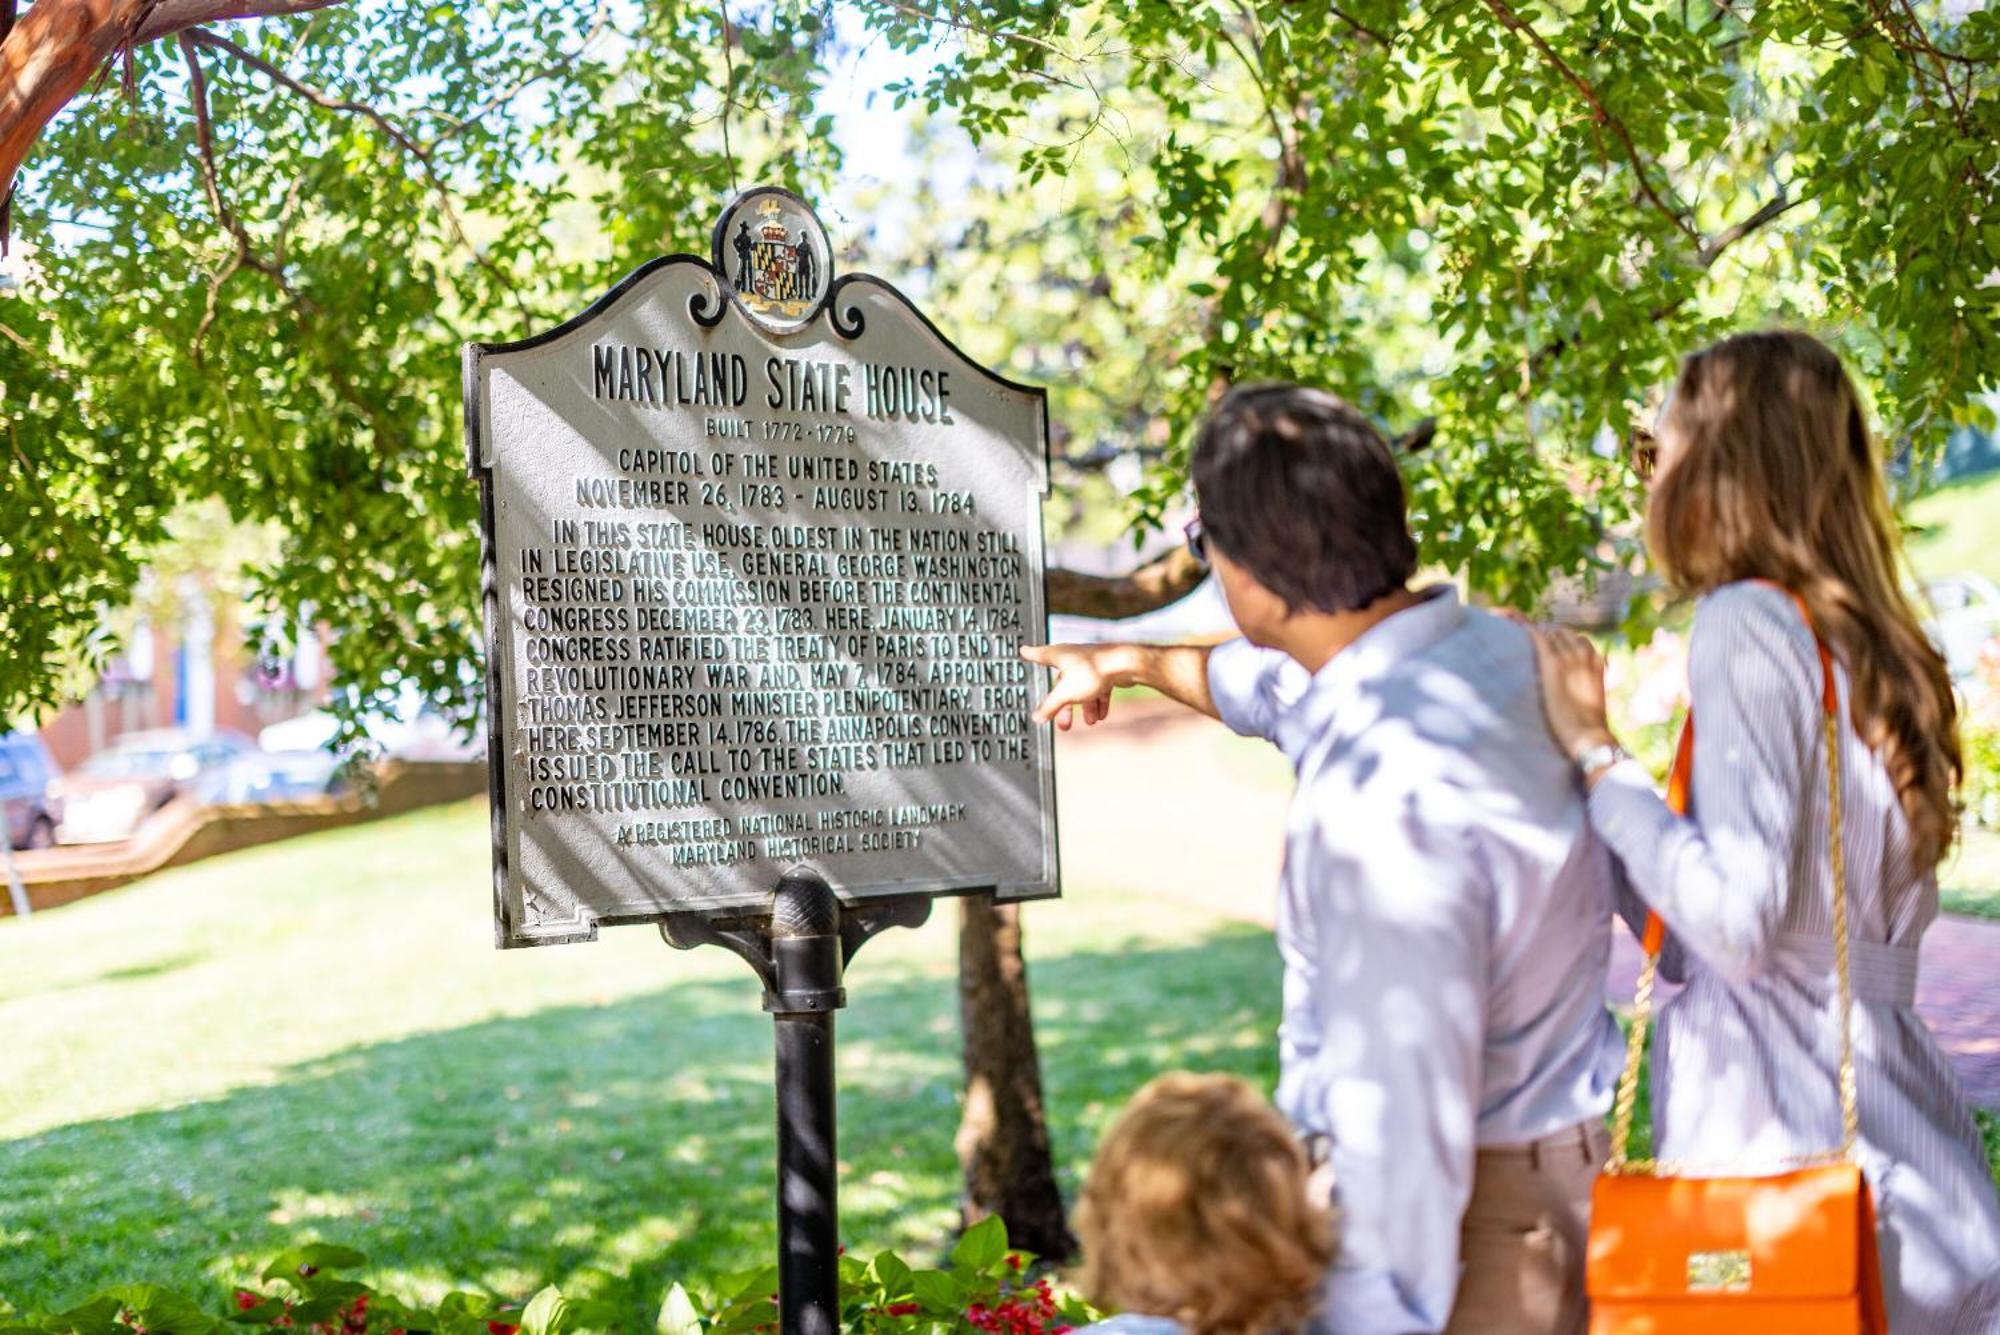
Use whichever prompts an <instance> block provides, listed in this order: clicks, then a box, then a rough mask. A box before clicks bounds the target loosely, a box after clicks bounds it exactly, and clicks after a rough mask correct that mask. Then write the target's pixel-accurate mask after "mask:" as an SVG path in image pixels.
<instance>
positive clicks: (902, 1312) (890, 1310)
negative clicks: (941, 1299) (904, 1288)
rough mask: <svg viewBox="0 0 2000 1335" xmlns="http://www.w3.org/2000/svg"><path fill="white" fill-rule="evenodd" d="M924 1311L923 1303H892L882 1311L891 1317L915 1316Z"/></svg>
mask: <svg viewBox="0 0 2000 1335" xmlns="http://www.w3.org/2000/svg"><path fill="white" fill-rule="evenodd" d="M923 1310H924V1305H923V1304H922V1303H890V1304H889V1305H888V1306H887V1307H885V1308H883V1309H882V1311H883V1312H884V1313H885V1314H887V1315H889V1316H915V1315H916V1314H917V1313H919V1312H921V1311H923Z"/></svg>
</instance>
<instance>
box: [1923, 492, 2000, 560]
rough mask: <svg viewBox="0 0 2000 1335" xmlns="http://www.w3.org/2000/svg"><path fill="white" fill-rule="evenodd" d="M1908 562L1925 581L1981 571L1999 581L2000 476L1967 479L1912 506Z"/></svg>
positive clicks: (1931, 494)
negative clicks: (1969, 571) (1996, 538)
mask: <svg viewBox="0 0 2000 1335" xmlns="http://www.w3.org/2000/svg"><path fill="white" fill-rule="evenodd" d="M1906 517H1907V518H1908V520H1909V522H1910V524H1911V525H1912V526H1913V531H1912V532H1911V533H1910V534H1909V537H1908V539H1907V547H1908V550H1909V554H1910V563H1911V564H1912V565H1914V566H1915V567H1916V568H1917V572H1918V573H1919V574H1922V575H1924V576H1926V577H1928V576H1932V575H1950V574H1956V573H1957V572H1959V571H1962V570H1971V571H1977V572H1978V573H1980V574H1983V575H1985V576H1986V577H1987V578H1989V579H1993V580H2000V542H1995V541H1994V540H1993V535H1994V534H1995V533H1996V532H2000V472H1992V473H1983V474H1980V475H1978V476H1976V477H1969V478H1966V479H1964V480H1962V481H1959V482H1954V483H1952V484H1950V485H1949V486H1945V487H1940V488H1938V490H1936V491H1934V492H1932V493H1930V494H1929V495H1928V496H1924V497H1922V498H1921V499H1919V500H1917V501H1915V502H1913V503H1912V504H1911V505H1910V507H1909V509H1908V511H1907V515H1906Z"/></svg>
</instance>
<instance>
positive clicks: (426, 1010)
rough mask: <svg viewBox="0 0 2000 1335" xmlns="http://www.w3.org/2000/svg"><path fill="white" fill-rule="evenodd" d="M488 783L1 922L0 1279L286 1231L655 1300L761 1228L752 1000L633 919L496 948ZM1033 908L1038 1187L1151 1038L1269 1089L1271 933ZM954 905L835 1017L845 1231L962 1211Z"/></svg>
mask: <svg viewBox="0 0 2000 1335" xmlns="http://www.w3.org/2000/svg"><path fill="white" fill-rule="evenodd" d="M487 857H488V846H487V827H486V812H485V808H484V806H483V805H481V804H473V803H468V804H462V805H458V806H454V807H451V808H446V809H441V810H436V811H431V812H425V813H419V814H416V815H413V816H408V817H404V818H401V819H399V820H396V821H393V822H387V823H384V824H380V825H376V826H372V827H364V828H359V829H354V830H346V831H337V832H333V833H330V834H325V835H319V836H314V837H311V838H306V839H300V840H296V841H293V842H290V843H286V844H279V845H273V846H271V847H269V848H264V849H256V850H250V851H248V852H245V853H240V854H236V855H233V856H230V857H226V858H221V859H217V860H214V861H210V862H206V863H202V864H199V865H196V866H193V867H188V868H183V869H179V870H177V871H174V872H170V873H167V874H163V875H161V876H158V877H155V878H152V879H150V880H148V881H146V882H144V883H142V884H140V885H136V886H133V887H131V888H129V889H127V890H123V891H118V892H114V893H111V894H107V895H102V896H99V897H97V898H95V899H92V900H88V901H86V902H84V903H81V904H78V905H75V906H73V907H70V908H66V909H61V910H56V911H53V912H49V913H46V914H41V915H37V916H35V917H33V918H30V919H26V920H20V921H17V920H13V919H7V920H4V921H0V1033H4V1034H5V1035H6V1040H5V1042H4V1043H0V1294H4V1295H6V1296H7V1297H9V1298H11V1299H13V1301H14V1302H15V1303H16V1304H17V1305H19V1306H22V1307H38V1308H49V1307H55V1306H59V1305H63V1304H66V1303H68V1302H71V1301H74V1300H76V1299H79V1298H81V1297H83V1296H85V1295H87V1294H88V1293H90V1292H91V1291H93V1290H95V1289H97V1288H99V1287H101V1286H104V1285H106V1284H110V1283H113V1282H122V1281H132V1280H150V1281H156V1282H160V1283H166V1284H171V1285H176V1286H180V1287H183V1288H198V1287H200V1286H201V1285H202V1284H203V1283H204V1282H207V1283H212V1284H214V1285H215V1286H217V1288H218V1289H219V1288H220V1286H222V1285H225V1284H228V1283H229V1282H231V1281H233V1280H240V1279H244V1278H247V1277H249V1276H251V1275H253V1274H254V1273H255V1270H256V1269H258V1268H261V1265H262V1263H263V1261H264V1260H266V1259H268V1258H269V1256H271V1255H272V1254H273V1253H275V1252H277V1251H279V1250H281V1249H282V1248H284V1247H286V1246H288V1245H291V1244H293V1243H296V1242H300V1241H305V1240H310V1239H324V1240H327V1241H335V1242H343V1243H347V1244H350V1245H353V1246H356V1247H359V1248H360V1249H361V1250H363V1251H365V1252H367V1253H368V1254H369V1256H370V1257H371V1258H372V1259H373V1263H374V1270H373V1274H372V1276H371V1278H373V1279H374V1280H375V1281H377V1282H378V1283H382V1284H384V1285H386V1286H388V1287H391V1288H394V1289H398V1290H401V1291H404V1292H407V1293H409V1294H411V1295H412V1296H432V1297H435V1296H437V1295H438V1294H439V1293H441V1292H442V1291H444V1290H445V1289H446V1288H449V1287H454V1286H457V1287H466V1286H470V1287H486V1288H489V1289H491V1290H493V1291H495V1292H497V1293H499V1294H502V1295H507V1296H525V1295H526V1294H527V1293H528V1292H531V1291H532V1290H533V1289H534V1288H536V1287H538V1286H539V1285H540V1284H542V1283H544V1282H548V1281H554V1282H556V1283H559V1284H561V1285H562V1286H563V1288H564V1289H565V1291H573V1292H576V1293H579V1294H590V1295H595V1296H599V1297H603V1298H607V1299H610V1300H612V1301H615V1302H618V1303H620V1304H622V1305H624V1306H625V1308H626V1309H627V1311H628V1312H629V1313H630V1328H633V1329H650V1327H651V1324H652V1321H653V1317H654V1313H655V1312H656V1311H657V1307H658V1303H659V1298H660V1295H661V1293H662V1291H663V1290H664V1289H665V1288H666V1286H667V1285H668V1284H669V1283H670V1282H671V1281H673V1280H675V1279H678V1278H683V1277H693V1278H702V1277H709V1276H713V1275H716V1274H718V1273H720V1272H723V1271H726V1270H731V1269H737V1268H741V1267H744V1266H748V1265H753V1264H762V1263H764V1262H765V1261H767V1260H768V1259H769V1250H770V1247H771V1242H772V1234H773V1228H774V1226H773V1223H772V1218H771V1216H772V1195H771V1192H772V1163H771V1160H772V1153H773V1147H772V1123H773V1118H774V1111H773V1102H772V1093H771V1077H770V1064H771V1023H770V1020H769V1018H768V1017H766V1016H765V1015H764V1014H763V1013H762V1012H761V1011H760V1010H759V1009H758V1003H757V989H756V986H755V983H754V980H753V978H752V976H751V974H750V971H749V970H748V969H747V968H746V967H745V966H744V965H743V964H742V963H741V962H740V961H738V960H737V959H736V958H735V957H734V956H731V955H728V954H726V953H724V952H722V951H719V950H701V951H695V952H692V953H689V954H682V953H679V952H676V951H673V950H671V949H669V948H668V947H667V946H666V945H665V944H664V943H662V942H661V941H660V940H659V938H658V937H657V936H656V935H654V934H652V933H650V932H648V931H647V930H645V929H643V928H621V929H614V930H611V931H609V932H607V933H606V934H605V938H604V939H603V940H602V941H600V942H598V943H596V944H593V945H583V946H571V947H563V948H558V949H552V950H540V951H516V952H507V953H504V954H503V953H500V952H496V951H495V950H493V949H492V946H491V942H490V936H489V927H488V921H487V895H488V877H487ZM1071 893H1072V895H1073V898H1072V899H1070V900H1067V901H1064V902H1061V903H1053V904H1040V905H1036V906H1034V907H1032V908H1031V909H1029V911H1028V932H1029V952H1030V955H1031V961H1032V963H1031V967H1032V970H1033V977H1034V983H1035V995H1036V1018H1037V1022H1038V1028H1039V1033H1040V1037H1041V1043H1042V1057H1043V1061H1044V1069H1045V1075H1046V1081H1047V1088H1048V1095H1049V1099H1050V1105H1051V1111H1052V1117H1053V1123H1054V1134H1055V1137H1056V1148H1057V1154H1058V1158H1059V1161H1060V1163H1061V1164H1062V1165H1063V1167H1064V1172H1065V1178H1064V1186H1065V1189H1066V1190H1067V1191H1069V1192H1070V1193H1071V1198H1072V1199H1073V1196H1074V1190H1075V1186H1076V1179H1077V1174H1078V1172H1079V1171H1080V1170H1081V1168H1082V1167H1083V1166H1084V1164H1085V1163H1086V1162H1087V1160H1088V1157H1089V1153H1090V1151H1091V1149H1092V1147H1093V1146H1094V1144H1095V1142H1096V1138H1097V1136H1098V1134H1099V1132H1100V1131H1101V1130H1102V1128H1103V1126H1104V1124H1105V1122H1106V1121H1107V1119H1108V1118H1109V1116H1110V1115H1111V1114H1112V1113H1113V1112H1115V1111H1116V1109H1117V1108H1118V1107H1119V1105H1120V1104H1121V1103H1122V1102H1123V1101H1124V1099H1125V1098H1126V1097H1127V1095H1129V1094H1130V1093H1131V1092H1132V1091H1133V1090H1134V1089H1135V1088H1137V1086H1138V1085H1140V1084H1141V1083H1143V1082H1144V1081H1145V1080H1146V1079H1147V1078H1149V1077H1150V1076H1151V1075H1153V1074H1154V1073H1156V1072H1157V1071H1160V1070H1162V1069H1167V1068H1170V1067H1174V1066H1179V1065H1187V1066H1194V1067H1198V1068H1202V1069H1223V1070H1233V1071H1237V1072H1240V1073H1242V1074H1244V1075H1247V1076H1249V1077H1250V1078H1252V1079H1254V1080H1257V1081H1259V1082H1260V1083H1262V1084H1264V1085H1266V1086H1267V1087H1268V1085H1269V1083H1270V1082H1271V1081H1272V1080H1273V1079H1274V1077H1275V1060H1276V1058H1275V1043H1274V1040H1273V1030H1274V1028H1275V1024H1276V1015H1277V985H1278V967H1277V959H1276V956H1275V952H1274V951H1273V949H1272V947H1271V944H1270V939H1269V937H1268V935H1267V934H1265V933H1263V932H1260V931H1257V930H1255V929H1252V928H1248V927H1242V926H1238V925H1234V924H1230V923H1225V922H1223V921H1220V920H1218V919H1216V918H1215V917H1213V916H1211V915H1209V914H1207V913H1205V912H1202V911H1200V910H1197V909H1193V908H1185V907H1179V906H1176V905H1174V904H1171V903H1157V902H1145V901H1141V900H1138V899H1136V898H1127V897H1115V896H1111V895H1106V894H1102V893H1093V892H1092V891H1091V890H1090V889H1089V888H1088V887H1081V886H1077V887H1072V888H1071ZM955 920H956V913H955V912H954V910H953V909H952V907H951V906H950V905H949V903H943V904H940V905H939V906H938V911H937V912H936V913H935V915H934V920H933V922H932V923H931V924H930V925H929V926H927V927H925V928H924V929H922V930H920V931H917V932H907V931H903V932H890V933H887V934H885V935H884V936H882V937H880V938H878V939H877V940H875V941H874V942H871V943H870V944H869V946H868V948H867V949H866V950H865V951H863V952H862V954H861V955H860V957H859V958H858V959H857V960H856V962H855V966H854V968H853V969H852V970H851V971H850V972H849V974H848V982H849V994H850V999H849V1007H848V1009H847V1011H846V1012H844V1013H843V1015H842V1016H841V1019H840V1038H841V1048H840V1066H841V1074H840V1079H841V1111H840V1117H841V1150H842V1159H843V1166H844V1170H845V1171H844V1175H843V1188H842V1191H843V1196H842V1205H843V1233H844V1235H845V1237H846V1238H847V1239H848V1240H849V1241H850V1243H852V1244H853V1245H854V1246H855V1247H857V1248H859V1249H862V1250H863V1251H864V1252H865V1251H872V1250H874V1249H876V1248H880V1247H883V1246H889V1245H894V1246H898V1247H900V1248H903V1249H905V1250H906V1251H907V1252H909V1253H910V1254H912V1255H929V1254H932V1253H933V1252H934V1251H935V1250H936V1249H939V1248H940V1247H941V1245H942V1244H943V1243H944V1242H945V1241H946V1240H947V1237H948V1234H949V1232H950V1230H951V1229H952V1227H953V1226H954V1224H955V1220H956V1202H957V1193H958V1181H957V1167H956V1162H955V1159H954V1156H953V1151H952V1134H953V1132H954V1130H955V1129H956V1126H957V1121H958V1113H959V1088H960V1068H959V1060H960V1058H959V1048H958V1016H957V1005H958V1000H957V991H956V987H955V985H954V983H955V967H956V955H955V937H954V934H953V933H954V927H955Z"/></svg>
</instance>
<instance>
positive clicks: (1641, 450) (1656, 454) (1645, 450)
mask: <svg viewBox="0 0 2000 1335" xmlns="http://www.w3.org/2000/svg"><path fill="white" fill-rule="evenodd" d="M1659 466H1660V442H1659V441H1658V440H1657V439H1656V438H1655V437H1654V435H1653V433H1652V432H1651V431H1648V430H1647V429H1646V428H1645V427H1642V426H1638V427H1633V428H1632V471H1633V472H1634V473H1637V474H1638V475H1639V480H1640V481H1641V482H1651V481H1652V480H1653V474H1654V473H1655V472H1657V471H1658V470H1659Z"/></svg>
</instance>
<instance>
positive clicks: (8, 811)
mask: <svg viewBox="0 0 2000 1335" xmlns="http://www.w3.org/2000/svg"><path fill="white" fill-rule="evenodd" d="M59 773H60V771H58V770H57V769H56V762H55V758H54V757H53V756H51V755H50V754H49V748H48V747H46V746H44V745H43V744H42V739H41V738H39V737H37V736H35V735H34V734H32V733H26V732H7V733H0V816H4V818H5V820H6V822H7V838H8V840H9V841H10V842H11V843H12V844H13V846H14V847H15V848H51V847H54V845H55V842H56V827H57V826H58V825H60V824H62V818H63V803H62V798H61V797H60V796H57V795H56V794H54V793H53V792H52V791H51V789H52V788H53V786H54V784H55V781H56V778H57V775H58V774H59Z"/></svg>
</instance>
